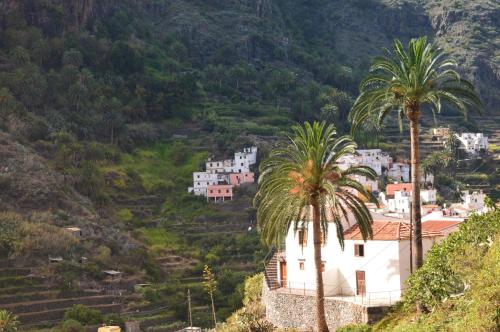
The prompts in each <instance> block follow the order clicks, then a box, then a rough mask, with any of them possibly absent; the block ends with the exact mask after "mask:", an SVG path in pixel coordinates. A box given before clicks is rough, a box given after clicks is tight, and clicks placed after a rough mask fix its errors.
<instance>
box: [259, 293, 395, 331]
mask: <svg viewBox="0 0 500 332" xmlns="http://www.w3.org/2000/svg"><path fill="white" fill-rule="evenodd" d="M262 303H263V304H264V306H265V307H266V317H267V319H268V320H269V321H270V322H271V323H273V324H274V325H276V326H278V327H281V328H298V329H306V330H312V329H313V327H314V326H315V297H314V296H308V295H305V296H304V295H297V294H287V293H279V292H276V291H270V290H269V289H268V288H267V285H266V284H265V283H264V285H263V287H262ZM387 309H388V308H387V307H381V308H367V307H364V306H362V305H359V304H354V303H349V302H346V301H341V300H335V299H325V312H326V321H327V323H328V327H329V328H330V330H332V331H335V330H336V329H337V328H339V327H342V326H345V325H347V324H361V323H372V322H374V321H376V320H378V319H379V318H381V316H383V314H384V313H385V311H386V310H387Z"/></svg>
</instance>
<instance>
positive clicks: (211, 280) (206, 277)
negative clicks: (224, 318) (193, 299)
mask: <svg viewBox="0 0 500 332" xmlns="http://www.w3.org/2000/svg"><path fill="white" fill-rule="evenodd" d="M203 286H204V287H205V290H206V291H207V293H208V295H210V301H211V303H212V316H213V318H214V326H217V318H216V317H215V305H214V293H215V290H216V289H217V280H215V275H214V274H213V273H212V270H210V268H209V267H208V265H205V267H204V268H203Z"/></svg>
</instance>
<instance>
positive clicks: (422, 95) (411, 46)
mask: <svg viewBox="0 0 500 332" xmlns="http://www.w3.org/2000/svg"><path fill="white" fill-rule="evenodd" d="M387 53H388V55H387V56H386V57H379V58H376V59H375V61H374V63H373V65H372V66H371V68H370V72H371V74H370V75H368V76H367V77H366V78H365V79H364V80H363V81H362V82H361V84H360V91H361V93H360V95H359V97H358V98H357V99H356V101H355V102H354V105H353V108H352V111H351V113H350V120H351V122H352V125H353V126H352V130H353V131H356V129H357V128H358V127H359V126H360V125H362V124H363V122H364V121H365V120H368V119H370V117H371V116H372V115H373V113H375V114H376V117H377V119H378V121H379V123H382V122H383V121H384V119H385V118H386V117H387V116H388V115H389V114H391V113H393V111H394V112H396V114H397V118H398V121H399V125H400V129H401V130H402V126H403V120H404V118H405V117H406V119H407V120H408V122H409V123H410V141H411V170H412V171H411V182H412V188H413V190H412V197H411V199H412V209H411V212H412V223H413V229H414V232H415V233H414V236H413V239H414V246H415V248H416V257H415V266H416V267H417V268H418V267H420V266H421V265H422V261H423V252H422V226H421V215H420V153H419V142H418V135H419V123H420V116H421V114H422V111H423V110H424V109H429V110H430V111H431V112H432V114H433V115H435V113H436V112H437V113H439V112H440V111H441V103H442V102H445V103H447V104H449V105H450V106H453V107H456V108H457V109H458V110H460V111H461V112H462V113H463V114H464V115H466V114H467V110H468V108H470V109H473V110H476V111H478V112H479V111H480V110H481V108H482V105H481V101H480V100H479V97H478V95H477V94H476V92H475V91H474V87H473V86H472V84H471V83H469V82H468V81H466V80H464V79H462V78H461V77H460V75H459V74H458V73H457V71H456V67H457V63H456V62H455V61H453V60H451V59H448V58H446V56H445V54H444V52H443V51H442V50H441V49H439V48H437V47H435V46H434V45H433V44H430V43H427V39H426V38H425V37H421V38H418V39H412V40H410V42H409V43H408V49H407V50H405V49H404V47H403V45H402V44H401V42H400V41H399V40H396V41H395V42H394V49H393V51H392V52H391V51H389V50H387Z"/></svg>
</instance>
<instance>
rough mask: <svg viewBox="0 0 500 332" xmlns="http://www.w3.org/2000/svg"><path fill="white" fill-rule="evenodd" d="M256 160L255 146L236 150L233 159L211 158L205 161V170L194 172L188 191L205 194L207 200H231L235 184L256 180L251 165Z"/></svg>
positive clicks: (199, 194)
mask: <svg viewBox="0 0 500 332" xmlns="http://www.w3.org/2000/svg"><path fill="white" fill-rule="evenodd" d="M256 162H257V147H255V146H253V147H248V148H244V149H243V151H242V152H236V153H235V154H234V158H233V159H226V160H210V159H209V160H207V161H206V162H205V172H194V173H193V186H192V187H189V188H188V192H190V193H193V194H194V195H196V196H205V197H207V200H212V201H224V200H231V199H232V197H233V193H232V187H233V186H235V185H236V186H238V185H240V184H243V183H253V182H254V174H253V173H252V172H251V171H250V166H252V165H254V164H255V163H256Z"/></svg>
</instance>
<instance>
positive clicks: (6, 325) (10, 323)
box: [0, 310, 19, 332]
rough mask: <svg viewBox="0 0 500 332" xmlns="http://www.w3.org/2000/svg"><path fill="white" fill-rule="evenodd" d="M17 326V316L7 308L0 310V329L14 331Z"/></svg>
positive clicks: (6, 331) (4, 331)
mask: <svg viewBox="0 0 500 332" xmlns="http://www.w3.org/2000/svg"><path fill="white" fill-rule="evenodd" d="M18 326H19V322H18V321H17V317H16V316H14V315H13V314H12V313H10V312H8V311H7V310H0V331H2V332H15V331H17V328H18Z"/></svg>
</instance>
